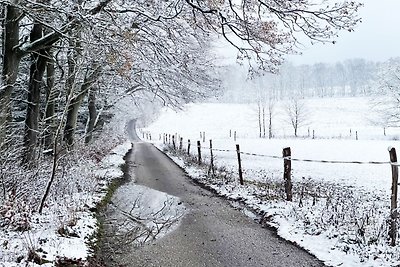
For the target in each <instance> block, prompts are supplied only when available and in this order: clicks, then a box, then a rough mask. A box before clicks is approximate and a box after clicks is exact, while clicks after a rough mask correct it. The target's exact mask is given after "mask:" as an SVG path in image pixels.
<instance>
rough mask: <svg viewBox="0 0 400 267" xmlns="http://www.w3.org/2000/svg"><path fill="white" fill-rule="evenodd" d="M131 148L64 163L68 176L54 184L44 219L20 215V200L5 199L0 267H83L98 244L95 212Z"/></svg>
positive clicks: (0, 211)
mask: <svg viewBox="0 0 400 267" xmlns="http://www.w3.org/2000/svg"><path fill="white" fill-rule="evenodd" d="M130 147H131V144H130V142H125V143H122V144H121V145H119V146H117V147H115V148H114V149H112V150H111V151H110V152H109V153H108V154H107V155H105V156H104V157H103V156H101V155H100V153H99V152H97V153H96V154H95V155H86V156H85V155H84V156H80V157H79V158H80V160H78V162H79V164H78V165H77V164H76V163H77V162H73V163H72V162H71V166H69V165H68V164H67V163H65V162H64V163H63V165H62V166H64V168H65V169H68V171H65V173H64V175H62V177H60V180H56V183H55V184H54V185H53V188H52V190H51V193H50V197H49V199H48V201H47V202H46V206H45V208H44V210H43V212H42V214H38V213H37V212H35V211H34V210H32V208H26V209H27V210H26V211H23V212H21V206H22V204H21V202H20V201H21V200H20V198H18V197H17V196H9V197H7V199H6V201H5V203H2V205H1V207H0V215H1V216H0V224H1V225H0V226H1V227H0V244H1V249H0V266H36V265H37V266H39V265H40V266H55V265H56V266H65V265H68V264H77V265H79V266H81V265H82V264H83V263H84V262H85V261H86V260H87V259H88V258H89V257H90V256H91V253H92V252H91V249H90V244H93V242H96V239H95V234H96V232H97V230H98V225H97V219H96V217H95V213H94V210H95V207H96V205H97V203H99V202H100V201H101V200H102V199H103V198H104V196H105V194H106V191H107V187H108V184H109V183H110V182H111V181H112V180H113V179H115V178H119V177H121V176H122V175H123V173H122V170H121V169H120V166H121V165H122V164H124V160H123V157H124V156H125V154H126V153H127V151H128V150H129V149H130ZM69 176H70V177H69ZM77 177H78V178H77ZM68 183H72V184H69V185H67V184H68ZM40 194H42V192H41V191H38V192H35V193H34V194H33V195H40ZM26 206H31V205H29V204H26ZM13 221H16V222H18V223H17V224H15V223H13ZM21 222H22V226H21V227H20V229H17V228H16V227H15V226H16V225H18V224H21Z"/></svg>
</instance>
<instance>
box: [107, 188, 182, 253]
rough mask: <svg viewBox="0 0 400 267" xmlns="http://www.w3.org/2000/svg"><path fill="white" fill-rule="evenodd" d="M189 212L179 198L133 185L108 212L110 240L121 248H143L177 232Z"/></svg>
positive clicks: (118, 194)
mask: <svg viewBox="0 0 400 267" xmlns="http://www.w3.org/2000/svg"><path fill="white" fill-rule="evenodd" d="M185 210H186V208H185V206H184V205H183V204H182V202H181V201H180V199H179V198H178V197H175V196H171V195H168V194H166V193H164V192H160V191H157V190H154V189H151V188H148V187H145V186H141V185H137V184H135V183H133V182H129V183H127V184H124V185H122V186H121V187H120V188H119V189H118V190H117V191H116V192H115V194H114V196H113V198H112V200H111V203H110V204H109V207H108V209H107V212H106V220H105V227H106V230H107V231H106V232H107V236H108V235H109V236H108V238H107V239H108V241H109V242H110V243H114V242H117V243H115V244H113V245H117V247H120V248H121V245H132V246H133V247H137V246H141V245H143V244H144V243H146V242H149V241H152V240H155V239H158V238H160V237H163V236H165V235H166V234H167V233H168V232H170V231H173V230H174V229H176V228H177V226H178V224H179V222H180V219H181V218H182V217H183V215H184V213H185ZM110 245H111V244H110ZM113 247H115V246H113ZM125 248H128V247H125Z"/></svg>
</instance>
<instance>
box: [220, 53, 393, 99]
mask: <svg viewBox="0 0 400 267" xmlns="http://www.w3.org/2000/svg"><path fill="white" fill-rule="evenodd" d="M391 62H392V63H391V64H395V62H397V63H399V62H400V59H391ZM386 65H387V63H385V62H372V61H368V60H365V59H361V58H356V59H349V60H346V61H343V62H337V63H316V64H312V65H293V64H291V63H290V62H287V63H285V64H283V65H282V66H281V68H280V70H279V72H278V73H277V74H266V75H262V76H255V77H253V79H247V81H246V77H247V72H246V70H245V69H244V68H242V67H240V66H239V67H238V66H234V65H230V66H226V67H225V74H224V75H225V76H224V77H226V79H224V81H225V83H224V90H225V92H224V94H223V96H221V97H220V99H222V100H223V101H228V102H244V103H246V102H248V103H254V102H256V101H257V99H259V98H260V95H261V94H262V95H264V96H263V97H264V98H273V99H276V100H277V99H287V98H290V97H292V96H294V95H295V96H296V97H301V98H306V97H340V96H341V97H349V96H369V95H371V94H373V93H374V92H376V91H377V89H378V87H379V86H377V81H378V80H379V76H380V75H379V74H380V72H382V69H384V68H386ZM241 81H245V82H241Z"/></svg>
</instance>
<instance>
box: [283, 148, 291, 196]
mask: <svg viewBox="0 0 400 267" xmlns="http://www.w3.org/2000/svg"><path fill="white" fill-rule="evenodd" d="M282 155H283V157H284V158H285V159H284V160H283V179H284V180H285V192H286V200H287V201H292V199H293V197H292V174H291V173H292V161H291V160H290V157H291V155H292V154H291V151H290V147H285V148H284V149H283V152H282Z"/></svg>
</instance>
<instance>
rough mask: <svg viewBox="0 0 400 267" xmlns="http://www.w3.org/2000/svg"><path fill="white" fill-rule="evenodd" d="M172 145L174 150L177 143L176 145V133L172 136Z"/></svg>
mask: <svg viewBox="0 0 400 267" xmlns="http://www.w3.org/2000/svg"><path fill="white" fill-rule="evenodd" d="M172 147H173V148H174V150H175V149H176V145H175V135H173V136H172Z"/></svg>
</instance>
